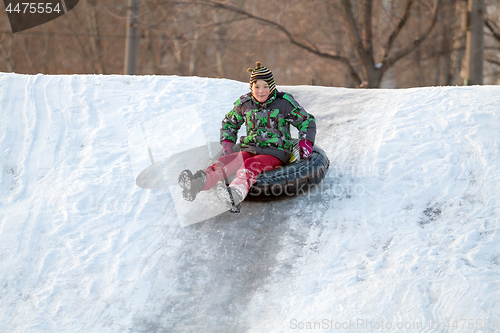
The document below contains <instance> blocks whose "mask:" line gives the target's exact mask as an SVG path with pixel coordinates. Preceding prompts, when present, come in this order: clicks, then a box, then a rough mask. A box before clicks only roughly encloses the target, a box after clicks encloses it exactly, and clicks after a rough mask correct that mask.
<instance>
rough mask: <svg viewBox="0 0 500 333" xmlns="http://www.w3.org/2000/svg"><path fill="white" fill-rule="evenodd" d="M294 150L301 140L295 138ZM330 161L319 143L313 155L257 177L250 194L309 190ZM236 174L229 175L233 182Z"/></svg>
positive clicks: (276, 193) (235, 146) (297, 150)
mask: <svg viewBox="0 0 500 333" xmlns="http://www.w3.org/2000/svg"><path fill="white" fill-rule="evenodd" d="M293 142H294V144H293V152H292V154H293V155H294V156H298V153H299V140H298V139H294V141H293ZM240 149H241V147H240V144H236V145H234V147H233V152H238V151H240ZM221 156H222V150H220V151H218V152H217V153H216V154H215V155H214V156H213V157H212V158H211V159H210V160H209V161H208V163H207V166H210V165H212V164H213V163H215V161H216V160H217V159H218V158H219V157H221ZM329 166H330V161H329V160H328V157H327V156H326V154H325V152H324V151H323V149H321V148H319V147H318V146H317V145H315V146H314V147H313V153H312V154H311V156H310V157H309V158H308V159H306V160H302V159H300V158H297V159H295V160H294V161H293V162H292V163H288V164H285V165H284V166H283V167H281V168H278V169H275V170H271V171H266V172H263V173H261V174H260V175H259V176H258V177H257V181H256V182H255V184H253V186H252V187H251V188H250V192H249V194H248V195H249V196H253V197H270V196H275V197H277V196H282V195H288V196H291V195H296V194H299V193H302V192H305V191H308V190H309V187H310V186H311V185H314V184H319V183H320V182H321V181H322V180H323V179H324V178H325V176H326V173H327V171H328V168H329ZM234 177H235V175H231V176H229V177H228V181H229V182H231V181H232V180H233V179H234Z"/></svg>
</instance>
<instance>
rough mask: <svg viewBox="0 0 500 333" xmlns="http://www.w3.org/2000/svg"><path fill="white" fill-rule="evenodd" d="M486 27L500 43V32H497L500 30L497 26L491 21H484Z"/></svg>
mask: <svg viewBox="0 0 500 333" xmlns="http://www.w3.org/2000/svg"><path fill="white" fill-rule="evenodd" d="M484 25H485V26H486V27H487V28H488V29H489V30H490V31H491V33H492V34H493V37H494V38H495V39H496V40H497V41H499V42H500V30H499V31H497V29H498V28H497V27H496V26H495V24H494V23H493V22H491V20H488V19H484Z"/></svg>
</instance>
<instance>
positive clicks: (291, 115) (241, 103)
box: [220, 92, 316, 163]
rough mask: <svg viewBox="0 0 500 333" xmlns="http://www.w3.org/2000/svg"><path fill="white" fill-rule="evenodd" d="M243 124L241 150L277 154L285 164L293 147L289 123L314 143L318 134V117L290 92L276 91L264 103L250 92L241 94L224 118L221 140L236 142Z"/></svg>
mask: <svg viewBox="0 0 500 333" xmlns="http://www.w3.org/2000/svg"><path fill="white" fill-rule="evenodd" d="M243 123H245V125H246V136H242V137H241V138H240V143H241V150H243V151H248V152H250V153H253V154H267V155H272V156H276V157H277V158H279V159H280V160H281V161H283V163H286V162H288V160H289V158H290V152H291V149H292V136H291V134H290V125H292V126H294V127H296V128H297V130H298V132H299V139H300V140H309V141H311V142H312V143H314V140H315V137H316V119H315V118H314V116H313V115H311V114H309V113H307V112H306V110H304V108H303V107H301V106H300V105H299V103H297V101H296V100H295V99H294V98H293V96H292V95H290V94H287V93H280V92H275V94H274V96H272V97H271V98H270V99H268V100H267V101H266V102H265V103H259V102H258V101H256V100H255V98H253V97H252V94H251V93H248V94H246V95H243V96H241V97H240V98H239V99H238V100H237V101H236V102H235V103H234V108H233V110H231V111H230V112H228V113H227V114H226V116H225V117H224V120H223V121H222V128H221V130H220V141H221V143H222V141H223V140H231V141H233V142H234V143H236V141H237V136H238V130H239V129H240V127H241V125H243Z"/></svg>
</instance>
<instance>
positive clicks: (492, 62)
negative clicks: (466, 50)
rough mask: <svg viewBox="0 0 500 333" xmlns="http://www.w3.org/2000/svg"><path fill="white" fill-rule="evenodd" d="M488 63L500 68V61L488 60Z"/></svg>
mask: <svg viewBox="0 0 500 333" xmlns="http://www.w3.org/2000/svg"><path fill="white" fill-rule="evenodd" d="M486 61H487V62H489V63H490V64H494V65H497V66H500V61H498V60H494V59H486Z"/></svg>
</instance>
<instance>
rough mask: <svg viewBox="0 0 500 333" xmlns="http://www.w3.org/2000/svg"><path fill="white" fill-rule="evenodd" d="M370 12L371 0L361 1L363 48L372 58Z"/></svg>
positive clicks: (371, 8)
mask: <svg viewBox="0 0 500 333" xmlns="http://www.w3.org/2000/svg"><path fill="white" fill-rule="evenodd" d="M372 12H373V0H363V16H362V17H363V21H362V23H361V26H362V29H363V48H364V49H365V50H366V52H367V53H368V54H369V55H370V56H371V57H372V58H373V40H372V39H373V34H372Z"/></svg>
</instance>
